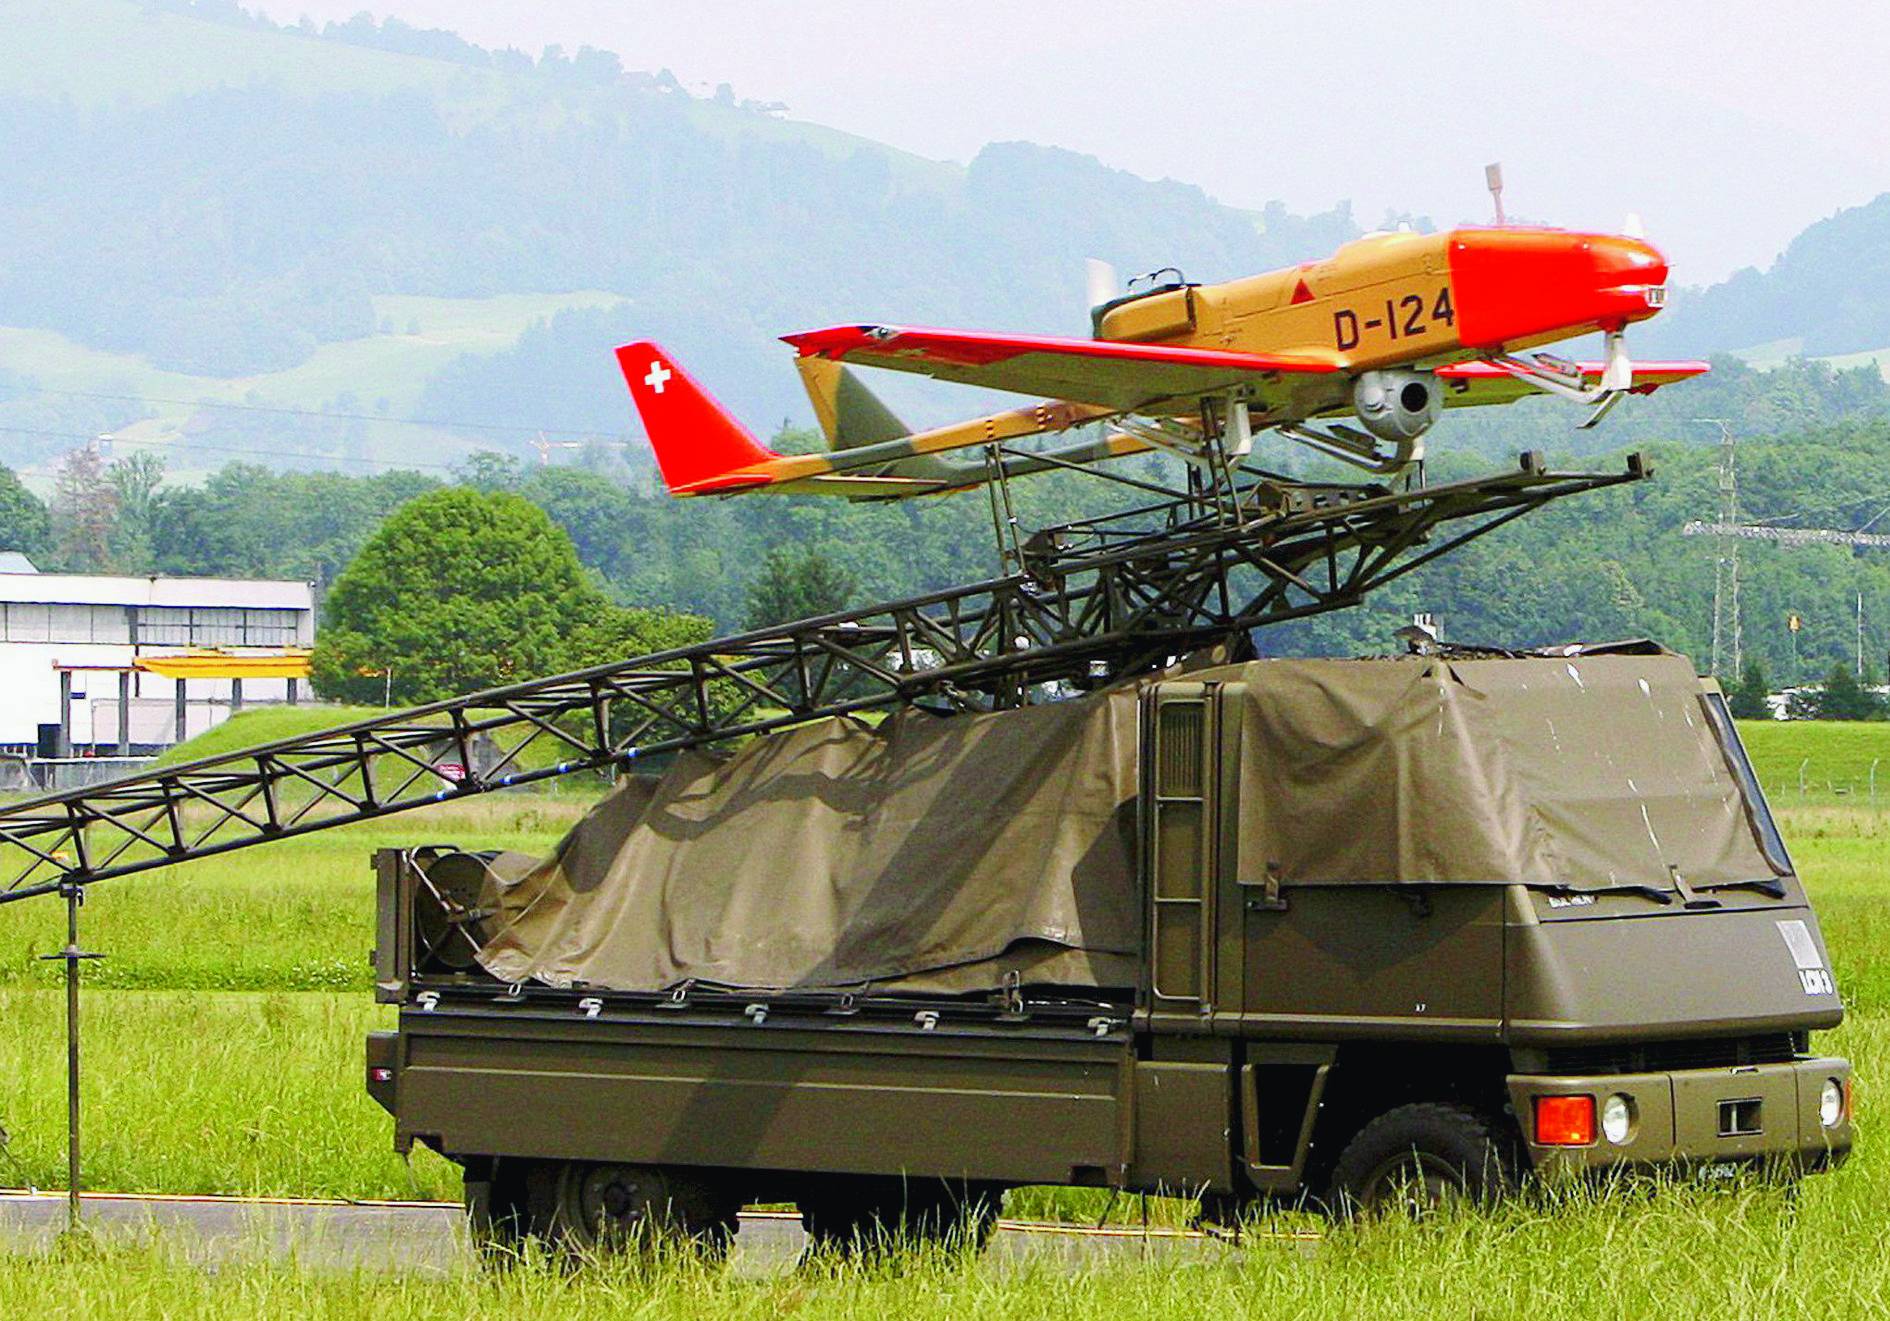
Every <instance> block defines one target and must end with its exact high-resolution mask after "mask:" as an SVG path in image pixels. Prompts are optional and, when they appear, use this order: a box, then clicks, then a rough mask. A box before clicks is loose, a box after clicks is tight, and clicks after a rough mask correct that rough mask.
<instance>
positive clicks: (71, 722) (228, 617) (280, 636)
mask: <svg viewBox="0 0 1890 1321" xmlns="http://www.w3.org/2000/svg"><path fill="white" fill-rule="evenodd" d="M7 568H8V569H9V570H12V571H9V572H0V752H4V753H5V754H8V755H9V756H11V757H13V758H17V759H28V760H34V761H54V760H60V759H67V758H81V759H83V758H100V757H114V758H132V757H140V756H147V755H149V754H151V753H154V752H157V751H159V750H161V749H163V748H166V747H169V746H170V745H172V744H174V743H179V742H182V741H183V740H185V739H187V738H190V737H192V736H193V735H196V734H200V733H202V732H203V731H204V730H206V729H209V728H210V727H211V726H213V725H216V724H218V723H220V722H221V721H222V720H224V719H225V718H227V716H228V715H229V713H230V712H231V711H232V710H234V709H236V708H238V707H240V706H242V705H243V704H244V703H245V702H283V701H289V702H293V701H295V700H297V698H298V697H300V696H301V695H302V693H301V685H302V684H303V683H304V682H305V680H306V676H307V673H308V662H307V649H308V647H309V646H310V645H311V644H312V643H313V641H314V637H315V602H314V597H313V593H312V590H311V588H310V585H309V584H308V583H305V582H274V581H263V580H253V579H237V578H171V577H108V576H103V575H94V574H65V573H38V572H34V571H33V570H32V566H31V565H30V563H28V562H27V561H25V560H24V559H23V557H19V556H14V557H11V559H10V562H9V563H8V565H7ZM16 764H17V763H16ZM38 782H39V783H42V784H44V783H46V782H45V781H44V780H43V779H41V780H39V781H38Z"/></svg>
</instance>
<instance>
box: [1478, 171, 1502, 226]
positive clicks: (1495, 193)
mask: <svg viewBox="0 0 1890 1321" xmlns="http://www.w3.org/2000/svg"><path fill="white" fill-rule="evenodd" d="M1483 182H1484V183H1486V184H1488V185H1489V187H1490V200H1491V201H1493V202H1495V203H1496V227H1497V228H1498V229H1501V228H1502V227H1503V226H1504V225H1505V224H1507V223H1508V222H1507V221H1505V220H1504V219H1503V163H1502V162H1501V161H1496V162H1494V163H1493V164H1490V165H1485V166H1484V167H1483Z"/></svg>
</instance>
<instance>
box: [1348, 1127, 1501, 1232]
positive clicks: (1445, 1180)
mask: <svg viewBox="0 0 1890 1321" xmlns="http://www.w3.org/2000/svg"><path fill="white" fill-rule="evenodd" d="M1513 1186H1514V1175H1513V1173H1512V1164H1511V1161H1510V1159H1509V1155H1508V1152H1507V1151H1506V1149H1505V1146H1504V1144H1503V1142H1502V1140H1501V1139H1500V1138H1499V1137H1498V1135H1497V1133H1496V1131H1495V1130H1494V1129H1493V1128H1492V1127H1491V1125H1490V1123H1489V1121H1487V1120H1486V1119H1484V1118H1483V1116H1481V1115H1479V1114H1477V1113H1476V1112H1475V1111H1472V1110H1468V1109H1465V1108H1464V1107H1462V1106H1456V1105H1446V1104H1442V1103H1439V1102H1422V1103H1419V1104H1416V1105H1401V1106H1399V1107H1398V1108H1397V1109H1395V1110H1388V1111H1386V1112H1385V1113H1384V1114H1382V1115H1379V1116H1378V1118H1376V1119H1374V1120H1372V1121H1371V1123H1369V1124H1367V1125H1365V1127H1364V1128H1362V1129H1360V1130H1359V1131H1358V1133H1357V1134H1356V1135H1355V1136H1354V1137H1353V1138H1352V1140H1351V1141H1350V1142H1348V1143H1347V1144H1346V1146H1345V1150H1344V1151H1342V1152H1340V1153H1339V1162H1338V1164H1337V1165H1336V1166H1335V1167H1334V1168H1333V1171H1332V1183H1331V1186H1330V1188H1329V1190H1328V1192H1327V1194H1326V1207H1327V1209H1328V1210H1329V1211H1331V1212H1332V1214H1334V1215H1337V1216H1341V1217H1348V1218H1349V1217H1352V1216H1356V1215H1361V1214H1363V1215H1377V1214H1382V1213H1384V1212H1387V1211H1392V1210H1395V1209H1398V1208H1400V1207H1402V1208H1404V1209H1406V1210H1408V1211H1410V1212H1411V1213H1413V1214H1418V1215H1422V1214H1425V1213H1427V1212H1430V1211H1433V1210H1435V1209H1437V1208H1438V1207H1439V1206H1441V1205H1443V1204H1444V1203H1446V1202H1450V1201H1457V1200H1464V1201H1470V1202H1474V1203H1476V1204H1478V1205H1489V1204H1490V1203H1492V1202H1494V1201H1496V1200H1497V1199H1498V1198H1500V1197H1501V1196H1503V1195H1504V1194H1505V1193H1507V1192H1509V1191H1510V1190H1511V1188H1512V1187H1513Z"/></svg>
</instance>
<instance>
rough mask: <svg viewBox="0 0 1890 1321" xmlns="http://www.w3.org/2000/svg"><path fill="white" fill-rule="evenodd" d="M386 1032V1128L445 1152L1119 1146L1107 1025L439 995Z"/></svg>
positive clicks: (906, 1160) (1053, 1157)
mask: <svg viewBox="0 0 1890 1321" xmlns="http://www.w3.org/2000/svg"><path fill="white" fill-rule="evenodd" d="M402 1028H403V1037H404V1039H405V1041H406V1054H407V1057H406V1060H405V1062H404V1064H405V1067H404V1068H403V1069H402V1070H401V1075H400V1098H399V1116H400V1122H401V1127H402V1130H403V1136H405V1137H419V1138H423V1139H426V1140H428V1141H431V1142H433V1143H435V1144H436V1145H438V1147H439V1148H440V1149H441V1150H442V1151H445V1152H448V1153H453V1154H475V1153H476V1154H481V1155H513V1154H516V1155H529V1156H538V1157H554V1158H564V1159H579V1160H609V1161H624V1162H636V1163H651V1164H676V1165H713V1166H721V1167H724V1168H735V1169H750V1170H810V1171H822V1172H835V1173H884V1172H888V1171H904V1172H906V1173H910V1174H927V1175H941V1176H951V1177H966V1178H974V1179H1001V1180H1005V1181H1009V1182H1044V1183H1082V1184H1112V1185H1113V1184H1119V1183H1120V1182H1121V1181H1122V1179H1123V1177H1124V1173H1125V1170H1126V1167H1127V1165H1128V1163H1129V1160H1130V1155H1131V1153H1130V1151H1129V1149H1128V1148H1129V1140H1130V1137H1131V1132H1132V1129H1131V1122H1132V1121H1131V1105H1132V1101H1131V1095H1130V1089H1131V1087H1132V1086H1133V1082H1134V1079H1133V1062H1132V1060H1131V1058H1130V1046H1129V1041H1128V1037H1127V1034H1126V1033H1114V1034H1111V1035H1109V1036H1106V1037H1097V1036H1094V1035H1090V1034H1085V1033H1084V1032H1083V1031H1082V1030H1081V1029H1058V1030H1054V1031H1044V1030H1036V1029H1028V1030H1022V1031H1020V1030H1018V1029H1016V1028H1010V1029H1004V1028H996V1029H990V1030H982V1031H981V1030H979V1029H976V1028H965V1029H953V1028H949V1027H946V1026H943V1025H941V1026H940V1027H939V1028H938V1029H937V1030H933V1031H923V1030H915V1029H912V1028H899V1027H892V1028H887V1027H881V1026H875V1025H857V1026H855V1025H847V1026H838V1025H822V1024H819V1023H812V1024H808V1025H806V1026H801V1025H795V1024H788V1023H783V1024H779V1025H777V1024H776V1023H775V1022H766V1023H765V1024H754V1023H751V1022H749V1021H747V1020H737V1021H735V1022H732V1023H731V1022H695V1023H690V1022H680V1021H678V1022H667V1021H660V1020H659V1021H651V1019H649V1018H639V1019H636V1020H624V1021H617V1022H612V1021H610V1020H608V1019H597V1020H587V1019H584V1018H582V1017H581V1016H578V1015H569V1016H559V1015H554V1014H546V1013H540V1012H533V1011H520V1010H516V1009H511V1010H508V1009H494V1010H475V1009H468V1010H461V1009H457V1008H456V1009H452V1010H448V1009H447V1008H446V1007H445V1006H442V1007H441V1009H440V1010H439V1011H436V1012H432V1013H427V1012H416V1011H411V1010H410V1011H408V1012H407V1013H406V1014H404V1015H403V1022H402ZM1223 1113H1224V1111H1223ZM1213 1127H1214V1128H1215V1130H1216V1131H1217V1132H1218V1131H1219V1130H1220V1129H1221V1128H1222V1127H1223V1122H1222V1121H1221V1120H1220V1119H1219V1118H1218V1117H1217V1118H1216V1120H1215V1122H1214V1125H1213Z"/></svg>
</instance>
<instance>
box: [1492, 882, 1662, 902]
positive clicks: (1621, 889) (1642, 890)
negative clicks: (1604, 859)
mask: <svg viewBox="0 0 1890 1321" xmlns="http://www.w3.org/2000/svg"><path fill="white" fill-rule="evenodd" d="M1522 885H1523V888H1524V889H1527V890H1541V891H1542V892H1543V893H1545V894H1556V895H1570V896H1574V895H1584V894H1585V895H1590V896H1593V895H1598V894H1638V895H1640V896H1641V897H1642V898H1643V899H1652V900H1653V901H1654V902H1655V903H1657V904H1670V903H1672V902H1673V900H1674V894H1673V891H1671V890H1663V889H1661V888H1660V887H1659V886H1657V885H1640V884H1633V883H1629V884H1625V885H1598V886H1596V887H1595V888H1593V889H1592V890H1591V889H1583V888H1580V887H1578V886H1573V885H1556V884H1553V883H1550V882H1545V881H1524V882H1522Z"/></svg>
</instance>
